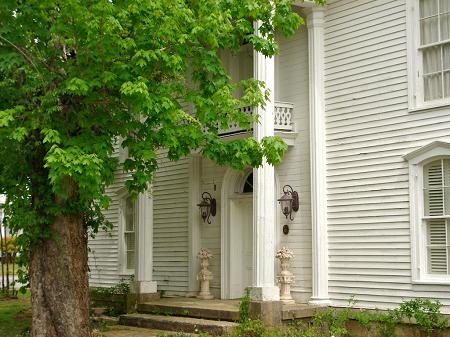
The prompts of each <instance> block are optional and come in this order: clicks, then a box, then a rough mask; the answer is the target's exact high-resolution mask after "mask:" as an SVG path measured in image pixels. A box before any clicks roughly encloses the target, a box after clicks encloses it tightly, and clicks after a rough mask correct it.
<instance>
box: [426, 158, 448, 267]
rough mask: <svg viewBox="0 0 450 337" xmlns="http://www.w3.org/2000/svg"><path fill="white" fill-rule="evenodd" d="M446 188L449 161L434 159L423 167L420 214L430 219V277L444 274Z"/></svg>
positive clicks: (445, 262) (446, 229) (446, 233)
mask: <svg viewBox="0 0 450 337" xmlns="http://www.w3.org/2000/svg"><path fill="white" fill-rule="evenodd" d="M449 186H450V160H448V159H445V160H436V161H433V162H431V163H429V164H427V165H426V166H425V167H424V201H425V202H424V207H425V210H424V214H425V216H426V217H430V218H431V217H433V218H432V219H427V220H426V224H427V250H428V252H427V253H428V273H430V274H448V267H449V266H448V264H449V262H448V243H447V242H448V231H449V228H448V226H449V220H447V219H446V217H447V216H449V215H450V189H449ZM439 217H442V218H439Z"/></svg>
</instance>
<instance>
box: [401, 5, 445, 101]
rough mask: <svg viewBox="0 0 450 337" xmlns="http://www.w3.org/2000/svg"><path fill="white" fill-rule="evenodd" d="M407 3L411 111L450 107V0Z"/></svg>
mask: <svg viewBox="0 0 450 337" xmlns="http://www.w3.org/2000/svg"><path fill="white" fill-rule="evenodd" d="M408 3H409V4H411V6H412V8H410V16H411V18H410V25H409V26H410V28H409V35H410V43H409V44H410V48H409V50H408V54H409V62H410V63H411V64H410V103H411V107H413V108H421V107H430V106H438V105H445V104H450V0H412V1H409V0H408Z"/></svg>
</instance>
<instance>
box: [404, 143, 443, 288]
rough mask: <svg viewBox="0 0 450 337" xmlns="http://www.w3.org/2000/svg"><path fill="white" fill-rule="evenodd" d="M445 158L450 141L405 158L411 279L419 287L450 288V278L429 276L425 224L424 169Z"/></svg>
mask: <svg viewBox="0 0 450 337" xmlns="http://www.w3.org/2000/svg"><path fill="white" fill-rule="evenodd" d="M443 157H450V140H449V142H444V141H435V142H432V143H430V144H428V145H426V146H423V147H421V148H419V149H417V150H415V151H412V152H410V153H408V154H407V155H405V156H404V159H405V160H407V161H408V162H409V201H410V202H409V205H410V225H411V226H410V228H411V272H412V274H411V276H412V282H413V283H417V284H450V275H430V274H427V270H428V269H427V247H426V239H427V232H426V223H425V221H424V200H423V167H424V165H426V164H428V163H429V162H431V161H434V160H437V159H441V158H443Z"/></svg>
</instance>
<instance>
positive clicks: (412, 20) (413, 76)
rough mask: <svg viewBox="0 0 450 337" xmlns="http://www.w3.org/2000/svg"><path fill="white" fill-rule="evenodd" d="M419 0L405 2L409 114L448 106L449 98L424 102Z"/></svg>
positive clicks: (449, 104)
mask: <svg viewBox="0 0 450 337" xmlns="http://www.w3.org/2000/svg"><path fill="white" fill-rule="evenodd" d="M419 19H420V15H419V0H411V1H409V0H408V1H406V28H407V31H406V34H407V55H408V57H407V59H408V106H409V111H410V112H415V111H420V110H429V109H439V108H442V107H446V106H450V98H444V99H440V100H435V101H430V102H425V101H424V88H423V80H422V74H423V62H422V53H421V52H420V51H419V47H420V26H419Z"/></svg>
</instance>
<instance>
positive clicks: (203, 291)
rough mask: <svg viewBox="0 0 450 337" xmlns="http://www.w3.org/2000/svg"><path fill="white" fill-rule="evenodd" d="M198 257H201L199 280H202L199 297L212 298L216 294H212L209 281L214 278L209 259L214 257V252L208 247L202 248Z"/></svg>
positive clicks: (203, 298)
mask: <svg viewBox="0 0 450 337" xmlns="http://www.w3.org/2000/svg"><path fill="white" fill-rule="evenodd" d="M197 257H198V258H199V259H200V267H201V269H200V272H199V273H198V274H197V280H198V281H200V292H199V293H198V295H197V298H199V299H202V300H211V299H213V298H214V296H213V295H212V294H211V291H210V290H209V283H210V281H211V280H212V279H213V275H212V273H211V271H210V270H208V267H209V259H210V258H212V254H211V253H210V252H209V251H207V250H206V249H203V248H202V249H201V250H200V252H199V253H198V255H197Z"/></svg>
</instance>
